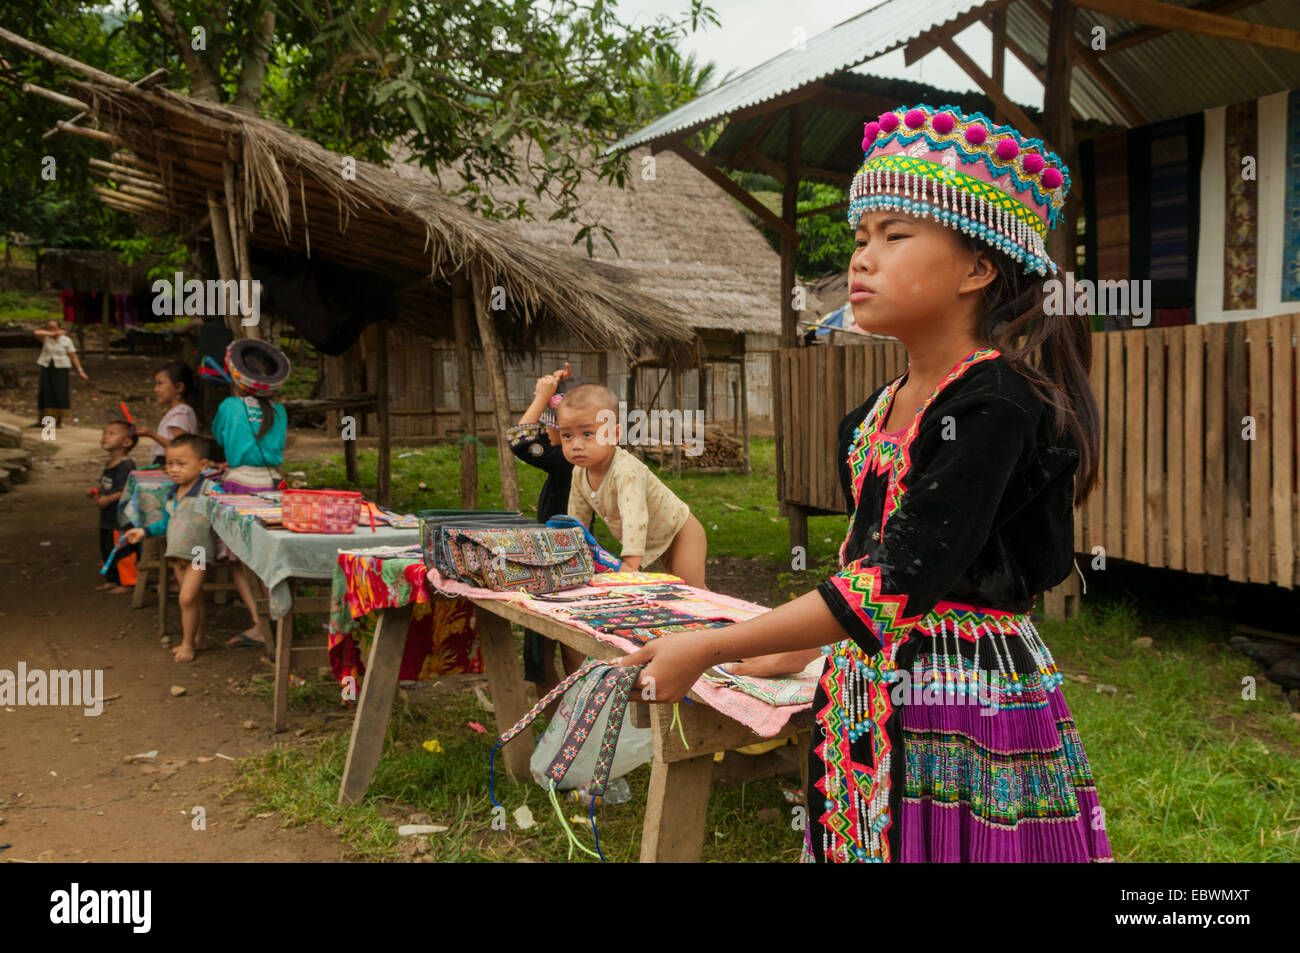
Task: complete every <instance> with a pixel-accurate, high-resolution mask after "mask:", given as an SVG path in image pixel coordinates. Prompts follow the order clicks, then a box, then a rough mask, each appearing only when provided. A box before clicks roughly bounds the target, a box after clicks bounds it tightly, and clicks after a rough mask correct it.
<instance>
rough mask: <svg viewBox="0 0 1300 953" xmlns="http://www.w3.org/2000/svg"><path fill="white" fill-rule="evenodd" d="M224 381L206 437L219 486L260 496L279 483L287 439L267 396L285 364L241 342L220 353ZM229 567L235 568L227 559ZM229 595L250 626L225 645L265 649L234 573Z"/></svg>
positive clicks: (262, 628) (279, 410)
mask: <svg viewBox="0 0 1300 953" xmlns="http://www.w3.org/2000/svg"><path fill="white" fill-rule="evenodd" d="M225 369H226V375H227V376H228V377H229V379H230V393H231V395H230V396H229V397H227V398H226V399H225V400H223V401H222V402H221V403H220V405H218V407H217V413H216V415H215V416H214V417H213V418H212V437H213V439H214V440H216V441H217V443H219V444H220V445H221V449H222V451H223V452H224V453H225V455H226V463H227V464H228V465H229V469H228V470H227V471H226V473H225V475H224V476H223V478H222V481H221V489H222V492H224V493H260V492H263V491H265V490H274V489H276V488H277V487H278V486H279V485H280V483H281V477H280V464H281V463H282V461H283V459H284V443H285V439H286V437H287V435H288V428H289V415H288V413H287V412H286V411H285V409H284V406H283V405H282V404H278V403H276V402H275V401H273V400H271V395H272V394H274V393H275V392H276V391H278V390H279V389H280V388H281V387H283V386H284V382H285V381H286V380H288V378H289V370H290V366H289V358H288V357H286V356H285V354H284V352H283V351H281V350H280V349H279V348H276V347H272V346H271V345H270V344H267V343H266V342H265V341H259V340H258V339H257V338H243V339H241V340H238V341H235V342H233V343H232V344H231V345H230V346H229V347H228V348H226V360H225ZM230 559H231V561H232V562H237V560H236V559H235V557H234V554H233V553H232V554H230ZM232 575H233V576H234V582H235V589H236V591H238V593H239V598H240V599H241V600H242V601H243V603H244V605H245V606H246V607H247V608H248V612H249V615H251V616H252V619H253V624H252V625H250V626H249V627H248V628H247V629H245V630H244V631H243V632H240V633H239V634H237V635H235V636H233V637H232V638H231V639H229V640H228V641H227V642H226V645H227V646H229V647H231V648H237V647H240V646H249V645H251V646H265V645H266V640H267V637H268V636H269V635H270V628H269V627H268V626H267V624H266V621H265V620H263V619H262V618H260V617H259V616H258V614H257V602H256V601H255V600H254V599H253V589H252V586H251V585H250V583H249V581H248V574H247V573H245V572H244V571H243V570H242V569H241V568H239V567H236V568H235V571H234V573H233V574H232Z"/></svg>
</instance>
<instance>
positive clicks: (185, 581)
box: [126, 433, 220, 662]
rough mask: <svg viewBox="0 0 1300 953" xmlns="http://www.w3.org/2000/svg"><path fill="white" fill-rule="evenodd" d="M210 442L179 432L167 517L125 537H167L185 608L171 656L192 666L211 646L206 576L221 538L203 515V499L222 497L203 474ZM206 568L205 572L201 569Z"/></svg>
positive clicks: (172, 452) (171, 458) (171, 455)
mask: <svg viewBox="0 0 1300 953" xmlns="http://www.w3.org/2000/svg"><path fill="white" fill-rule="evenodd" d="M210 456H211V451H210V450H209V449H208V442H207V441H206V440H204V439H203V438H202V437H197V436H195V435H194V434H189V433H186V434H179V435H177V436H176V437H174V438H173V439H172V441H171V445H170V446H168V447H167V462H166V467H167V475H168V476H169V477H171V480H172V483H173V484H174V485H173V486H172V487H171V489H169V490H168V491H167V501H166V503H164V504H163V513H162V517H161V518H160V519H159V520H158V521H157V522H155V523H150V524H149V525H148V526H146V527H144V528H140V527H136V528H135V529H132V530H129V531H128V532H127V534H126V539H127V542H130V543H138V542H140V540H142V539H144V538H145V537H146V536H163V535H165V536H166V537H167V551H166V553H165V555H166V558H167V561H168V562H169V563H171V567H172V572H173V573H175V575H176V587H177V590H178V591H179V599H180V604H181V632H182V639H181V644H180V645H178V646H177V647H176V648H174V649H172V658H174V659H175V660H176V661H178V662H189V661H192V660H193V659H194V653H195V652H198V651H200V650H202V649H204V648H206V646H205V645H204V642H203V577H204V576H205V575H206V572H207V562H208V560H211V559H215V558H216V555H217V546H216V535H215V534H214V533H213V532H212V524H210V523H209V522H208V518H207V516H206V515H204V512H203V509H202V505H203V500H202V495H203V494H205V493H219V492H220V489H219V488H218V487H217V485H216V483H214V482H213V481H212V480H205V479H204V478H203V471H204V470H205V469H206V468H207V467H209V466H210V465H211V463H212V461H211V460H210V459H209V457H210ZM200 567H202V568H200Z"/></svg>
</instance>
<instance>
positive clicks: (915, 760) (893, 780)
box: [805, 349, 1110, 861]
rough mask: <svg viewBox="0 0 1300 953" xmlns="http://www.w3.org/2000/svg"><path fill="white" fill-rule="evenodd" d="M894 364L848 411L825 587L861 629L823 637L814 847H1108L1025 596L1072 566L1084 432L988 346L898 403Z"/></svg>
mask: <svg viewBox="0 0 1300 953" xmlns="http://www.w3.org/2000/svg"><path fill="white" fill-rule="evenodd" d="M901 382H902V380H901V379H900V380H898V381H894V382H892V383H890V384H888V385H886V386H885V387H883V388H881V389H880V390H879V391H878V392H877V393H876V394H873V395H872V396H871V397H870V398H868V400H867V401H866V402H865V403H864V404H863V405H862V406H861V407H859V408H858V409H857V410H855V411H853V412H852V413H851V414H849V415H848V416H847V417H846V418H845V419H844V421H843V422H842V423H841V425H840V443H839V450H840V453H841V454H842V457H841V459H843V460H844V461H845V462H844V465H843V466H842V467H841V480H842V483H843V485H844V487H845V490H846V494H847V495H848V496H849V498H850V500H851V503H852V505H853V517H852V520H851V524H850V528H849V533H848V536H847V537H846V539H845V542H844V545H843V546H842V547H841V549H840V562H841V566H842V567H843V568H842V569H841V571H840V572H839V573H838V574H836V575H835V576H834V577H832V579H831V580H828V581H827V582H826V583H823V584H822V586H820V587H819V590H818V591H819V592H820V593H821V594H822V597H823V598H824V599H825V600H826V602H827V605H828V606H829V607H830V609H831V611H832V613H833V614H834V615H835V618H836V619H837V621H839V622H840V624H841V625H842V626H843V627H844V629H845V632H846V633H847V634H848V636H849V637H848V638H846V639H844V640H843V641H841V642H839V643H837V644H835V645H831V646H828V647H826V648H825V649H823V653H824V654H825V655H826V656H827V660H826V664H825V667H824V669H823V672H822V675H821V678H820V680H819V684H818V688H817V694H816V698H815V700H814V702H813V713H814V717H815V720H816V722H817V725H818V731H817V733H816V736H815V737H816V738H818V739H820V741H819V742H818V743H817V744H816V747H815V748H814V752H815V759H813V761H812V762H811V763H810V768H812V770H811V771H810V787H809V790H808V792H807V796H808V804H809V808H810V812H811V816H812V818H813V819H815V823H810V825H809V828H808V831H807V834H806V838H805V852H806V855H807V857H808V858H809V859H814V860H828V861H892V860H929V861H938V860H943V861H996V860H1021V861H1065V860H1068V861H1090V860H1091V861H1104V860H1109V859H1110V848H1109V844H1108V841H1107V839H1106V836H1105V831H1104V826H1103V825H1102V824H1101V816H1100V812H1099V809H1097V799H1096V792H1095V789H1094V788H1093V786H1092V780H1091V774H1090V771H1089V769H1088V767H1087V759H1086V757H1085V755H1084V752H1083V748H1082V746H1081V745H1080V744H1078V736H1077V732H1076V731H1075V729H1074V726H1073V722H1072V721H1071V719H1070V715H1069V710H1068V708H1067V706H1066V704H1065V701H1064V699H1063V698H1062V697H1061V695H1060V687H1061V675H1060V672H1059V671H1058V670H1057V668H1056V665H1055V662H1054V661H1053V659H1052V656H1051V653H1050V651H1049V650H1048V648H1047V646H1046V645H1045V644H1044V643H1043V641H1042V639H1041V638H1040V637H1039V636H1038V633H1037V631H1036V630H1035V629H1034V627H1033V624H1032V621H1031V620H1030V618H1029V616H1028V615H1027V612H1028V610H1029V609H1030V608H1031V607H1032V605H1033V601H1034V598H1035V595H1036V594H1037V593H1039V592H1042V591H1044V590H1045V589H1047V588H1049V587H1050V586H1052V585H1055V584H1057V583H1058V582H1060V580H1061V579H1063V578H1064V577H1065V576H1066V574H1067V573H1069V572H1070V571H1071V569H1072V566H1071V560H1072V549H1073V544H1072V530H1073V527H1072V523H1071V508H1070V500H1071V495H1072V490H1073V478H1074V472H1075V469H1076V467H1077V462H1078V455H1077V452H1076V451H1075V450H1074V449H1073V447H1071V446H1069V445H1068V444H1065V445H1062V444H1061V443H1060V442H1059V441H1060V439H1061V438H1059V437H1056V436H1054V432H1053V429H1052V424H1051V414H1050V412H1049V410H1048V409H1047V408H1046V407H1045V406H1044V405H1043V403H1042V401H1041V399H1040V398H1038V397H1037V395H1036V394H1035V392H1034V391H1033V390H1032V389H1031V388H1030V387H1029V385H1028V383H1027V382H1026V381H1025V379H1024V378H1023V377H1021V376H1020V375H1019V374H1018V373H1016V372H1015V371H1014V370H1013V369H1012V368H1011V367H1010V366H1009V365H1008V364H1007V363H1006V362H1005V361H1004V360H1002V359H1001V355H999V354H998V353H997V352H996V351H992V350H989V349H982V350H978V351H974V352H972V353H971V354H970V355H968V356H967V357H966V358H965V359H963V360H962V361H961V362H959V363H958V364H957V365H955V366H954V368H953V370H952V371H951V372H950V373H949V374H948V375H947V377H946V378H945V379H944V380H943V381H941V382H940V384H939V386H938V387H937V388H936V389H935V391H934V392H932V393H931V394H930V396H929V398H928V399H927V400H926V401H925V402H924V404H923V405H922V408H921V410H920V411H919V412H918V413H917V414H916V416H915V417H914V418H913V419H912V420H911V421H910V422H908V421H900V420H894V421H892V422H891V421H889V414H890V406H891V404H892V402H893V397H894V395H895V394H896V393H897V391H898V388H899V386H900V384H901ZM889 423H892V424H893V425H894V426H895V427H897V426H898V425H899V424H903V423H907V424H908V426H907V427H906V429H905V430H903V431H902V432H901V434H900V433H899V432H898V431H897V430H895V431H894V432H892V433H891V432H888V431H887V430H886V427H887V425H888V424H889ZM946 428H948V429H949V431H950V437H951V439H950V437H945V435H944V434H945V429H946ZM953 433H955V437H953V436H951V435H952V434H953ZM944 527H953V528H957V527H959V528H960V529H959V530H958V529H951V530H944ZM909 785H910V787H909Z"/></svg>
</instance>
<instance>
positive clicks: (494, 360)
mask: <svg viewBox="0 0 1300 953" xmlns="http://www.w3.org/2000/svg"><path fill="white" fill-rule="evenodd" d="M473 275H474V317H475V318H476V319H477V321H478V336H479V340H480V341H482V343H483V360H484V363H485V364H487V374H488V383H489V385H490V386H491V389H492V416H493V419H494V421H495V424H496V426H495V427H494V429H495V431H496V436H497V460H498V461H499V463H500V465H501V497H502V500H503V501H504V503H505V508H506V509H508V510H518V509H519V507H520V498H519V475H518V474H517V473H516V472H515V458H514V454H512V453H511V452H510V443H509V441H508V440H506V428H507V427H509V426H510V418H509V416H508V415H509V413H510V402H509V400H508V399H507V394H506V368H505V361H504V359H503V358H502V356H501V341H500V338H499V337H498V336H497V329H496V324H495V323H494V322H493V320H492V313H491V312H490V311H489V310H488V293H489V286H488V283H487V275H486V274H485V273H484V271H483V269H482V268H481V267H478V268H475V269H474V272H473Z"/></svg>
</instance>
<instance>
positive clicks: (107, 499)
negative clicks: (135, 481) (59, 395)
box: [86, 420, 136, 595]
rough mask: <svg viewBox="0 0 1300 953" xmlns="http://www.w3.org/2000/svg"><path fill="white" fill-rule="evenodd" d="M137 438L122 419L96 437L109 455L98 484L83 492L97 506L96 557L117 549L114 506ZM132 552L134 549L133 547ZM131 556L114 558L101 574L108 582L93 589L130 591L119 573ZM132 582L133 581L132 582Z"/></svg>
mask: <svg viewBox="0 0 1300 953" xmlns="http://www.w3.org/2000/svg"><path fill="white" fill-rule="evenodd" d="M135 442H136V435H135V433H134V432H133V431H132V429H131V425H130V424H128V423H127V422H126V421H125V420H114V421H110V422H109V423H107V424H105V425H104V433H103V434H102V435H101V436H100V438H99V446H100V449H102V450H106V451H107V452H108V465H107V466H105V467H104V472H103V473H101V474H100V475H99V484H98V486H94V487H92V488H91V489H89V490H87V491H86V495H87V496H89V497H90V498H91V499H92V500H94V501H95V505H96V506H98V507H99V558H100V559H102V560H107V559H108V557H109V556H110V555H111V554H112V552H113V550H114V549H116V548H117V540H118V536H119V535H120V534H119V532H118V529H117V503H118V500H120V499H121V498H122V487H124V486H126V478H127V477H128V476H130V474H131V471H132V470H134V469H135V461H133V460H132V459H131V458H130V457H128V456H127V454H128V453H130V452H131V450H132V448H134V447H135ZM132 549H133V547H132ZM132 555H133V552H132V551H130V550H127V551H123V552H120V553H118V554H117V556H116V557H114V559H113V562H112V564H111V565H109V567H108V572H107V573H105V574H104V575H105V576H106V577H107V581H106V582H104V583H101V584H100V585H98V586H96V587H95V588H96V589H99V590H100V591H102V592H108V593H110V594H113V595H117V594H120V593H123V592H130V591H131V590H130V589H129V588H128V587H127V586H125V585H123V583H124V582H126V580H125V579H123V578H122V577H121V575H120V574H119V572H118V566H119V565H121V563H122V560H124V559H127V558H129V557H131V556H132ZM132 581H134V580H132Z"/></svg>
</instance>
